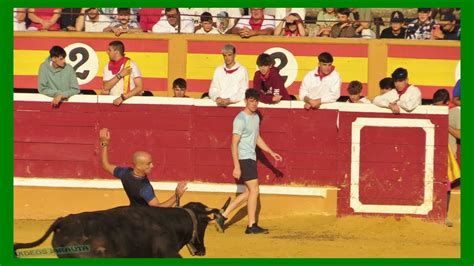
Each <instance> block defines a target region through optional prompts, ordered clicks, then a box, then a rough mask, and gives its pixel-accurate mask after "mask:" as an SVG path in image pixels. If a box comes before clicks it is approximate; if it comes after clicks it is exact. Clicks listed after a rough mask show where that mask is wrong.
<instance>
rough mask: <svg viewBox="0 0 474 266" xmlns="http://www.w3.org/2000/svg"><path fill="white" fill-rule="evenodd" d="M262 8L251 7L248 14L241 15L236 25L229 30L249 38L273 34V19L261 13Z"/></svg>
mask: <svg viewBox="0 0 474 266" xmlns="http://www.w3.org/2000/svg"><path fill="white" fill-rule="evenodd" d="M263 12H264V8H251V9H250V16H243V17H242V18H241V19H240V20H239V22H238V23H237V25H235V27H234V28H232V30H231V31H230V32H231V33H232V34H238V35H239V36H240V37H241V38H250V37H252V36H257V35H273V30H274V29H275V21H274V20H273V18H272V17H270V16H265V15H264V14H263Z"/></svg>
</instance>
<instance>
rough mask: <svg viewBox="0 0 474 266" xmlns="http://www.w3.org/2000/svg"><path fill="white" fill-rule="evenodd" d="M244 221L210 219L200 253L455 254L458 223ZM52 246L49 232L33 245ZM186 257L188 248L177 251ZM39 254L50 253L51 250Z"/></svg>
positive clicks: (26, 226)
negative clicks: (253, 227) (255, 225)
mask: <svg viewBox="0 0 474 266" xmlns="http://www.w3.org/2000/svg"><path fill="white" fill-rule="evenodd" d="M51 223H52V220H15V222H14V239H15V241H17V242H31V241H34V240H37V239H38V238H40V237H41V236H42V235H43V233H44V232H45V231H46V229H47V228H48V227H49V225H50V224H51ZM245 223H246V222H245V220H240V221H238V222H236V223H234V224H231V225H230V226H229V227H228V228H227V230H226V231H225V233H224V234H222V233H219V232H217V231H216V229H215V226H214V224H210V225H209V227H208V229H207V231H206V237H205V244H206V248H207V254H206V256H205V257H207V258H214V257H225V258H232V257H234V258H242V257H247V258H265V257H274V258H302V257H303V258H304V257H308V258H346V257H348V258H361V257H376V258H391V257H396V258H405V257H409V258H419V257H431V258H459V257H460V223H459V220H457V221H454V227H451V228H448V227H446V226H445V225H444V224H438V223H433V222H426V221H423V220H420V219H415V218H401V219H399V220H397V219H395V218H393V217H390V218H379V217H370V218H368V217H362V216H350V217H345V218H336V217H334V216H316V215H298V216H291V217H280V218H272V219H265V218H262V219H261V221H260V224H261V226H263V227H267V228H268V229H270V233H269V234H267V235H245V234H244V229H245ZM48 247H51V237H50V238H49V239H47V240H46V241H45V242H44V243H43V244H42V245H41V246H39V247H37V248H48ZM180 253H181V255H182V256H183V257H190V255H189V252H188V250H187V249H186V247H185V248H183V249H182V250H181V252H180ZM42 257H55V256H54V255H48V256H42Z"/></svg>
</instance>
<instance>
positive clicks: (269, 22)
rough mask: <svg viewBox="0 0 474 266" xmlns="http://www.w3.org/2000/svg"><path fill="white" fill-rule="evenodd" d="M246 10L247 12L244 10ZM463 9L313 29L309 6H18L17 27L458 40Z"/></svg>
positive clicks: (335, 22)
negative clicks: (310, 28) (308, 15)
mask: <svg viewBox="0 0 474 266" xmlns="http://www.w3.org/2000/svg"><path fill="white" fill-rule="evenodd" d="M246 12H248V15H245V14H244V13H246ZM459 16H460V11H459V10H456V9H454V8H439V9H437V8H418V10H417V18H406V17H405V15H404V13H403V11H400V10H397V11H393V12H392V14H391V16H390V21H389V24H390V26H389V27H387V28H385V29H383V30H382V31H381V32H379V29H380V27H374V25H375V24H377V23H378V24H379V25H382V24H384V21H383V20H382V21H381V20H380V19H377V18H374V15H373V12H372V11H371V9H370V8H359V9H356V8H323V9H322V10H321V11H320V12H319V13H318V15H317V17H316V22H315V23H316V25H315V26H316V27H315V30H314V31H312V32H310V30H309V27H308V23H309V20H308V19H306V9H305V8H268V9H266V8H249V9H248V10H247V9H241V8H15V10H14V22H13V25H14V30H15V31H25V30H27V31H59V30H63V31H84V32H113V33H114V34H115V35H116V36H120V35H122V34H125V33H134V32H150V33H170V34H173V33H196V34H236V35H239V36H240V37H242V38H250V37H252V36H258V35H277V36H288V37H303V36H310V37H333V38H339V37H344V38H369V39H373V38H377V36H378V37H379V38H394V39H417V40H428V39H434V40H460V37H461V29H460V25H461V24H460V18H459Z"/></svg>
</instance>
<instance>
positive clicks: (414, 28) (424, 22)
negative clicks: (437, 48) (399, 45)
mask: <svg viewBox="0 0 474 266" xmlns="http://www.w3.org/2000/svg"><path fill="white" fill-rule="evenodd" d="M435 24H436V22H435V21H434V20H433V19H431V8H418V18H417V19H415V20H413V21H412V22H411V23H410V24H408V27H407V30H406V37H405V38H406V39H415V40H430V39H431V31H432V29H433V26H434V25H435Z"/></svg>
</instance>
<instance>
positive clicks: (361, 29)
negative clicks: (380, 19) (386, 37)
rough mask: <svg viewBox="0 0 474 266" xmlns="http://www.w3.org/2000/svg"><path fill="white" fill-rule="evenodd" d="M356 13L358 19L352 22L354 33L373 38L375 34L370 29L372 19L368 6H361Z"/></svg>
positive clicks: (365, 37)
mask: <svg viewBox="0 0 474 266" xmlns="http://www.w3.org/2000/svg"><path fill="white" fill-rule="evenodd" d="M357 14H358V16H359V19H358V20H357V21H356V23H355V24H354V26H355V27H356V34H357V35H360V37H361V38H364V39H375V38H376V37H377V36H376V35H375V32H374V31H373V30H372V29H371V27H372V20H373V15H372V10H371V9H370V8H361V9H360V11H358V13H357Z"/></svg>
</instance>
